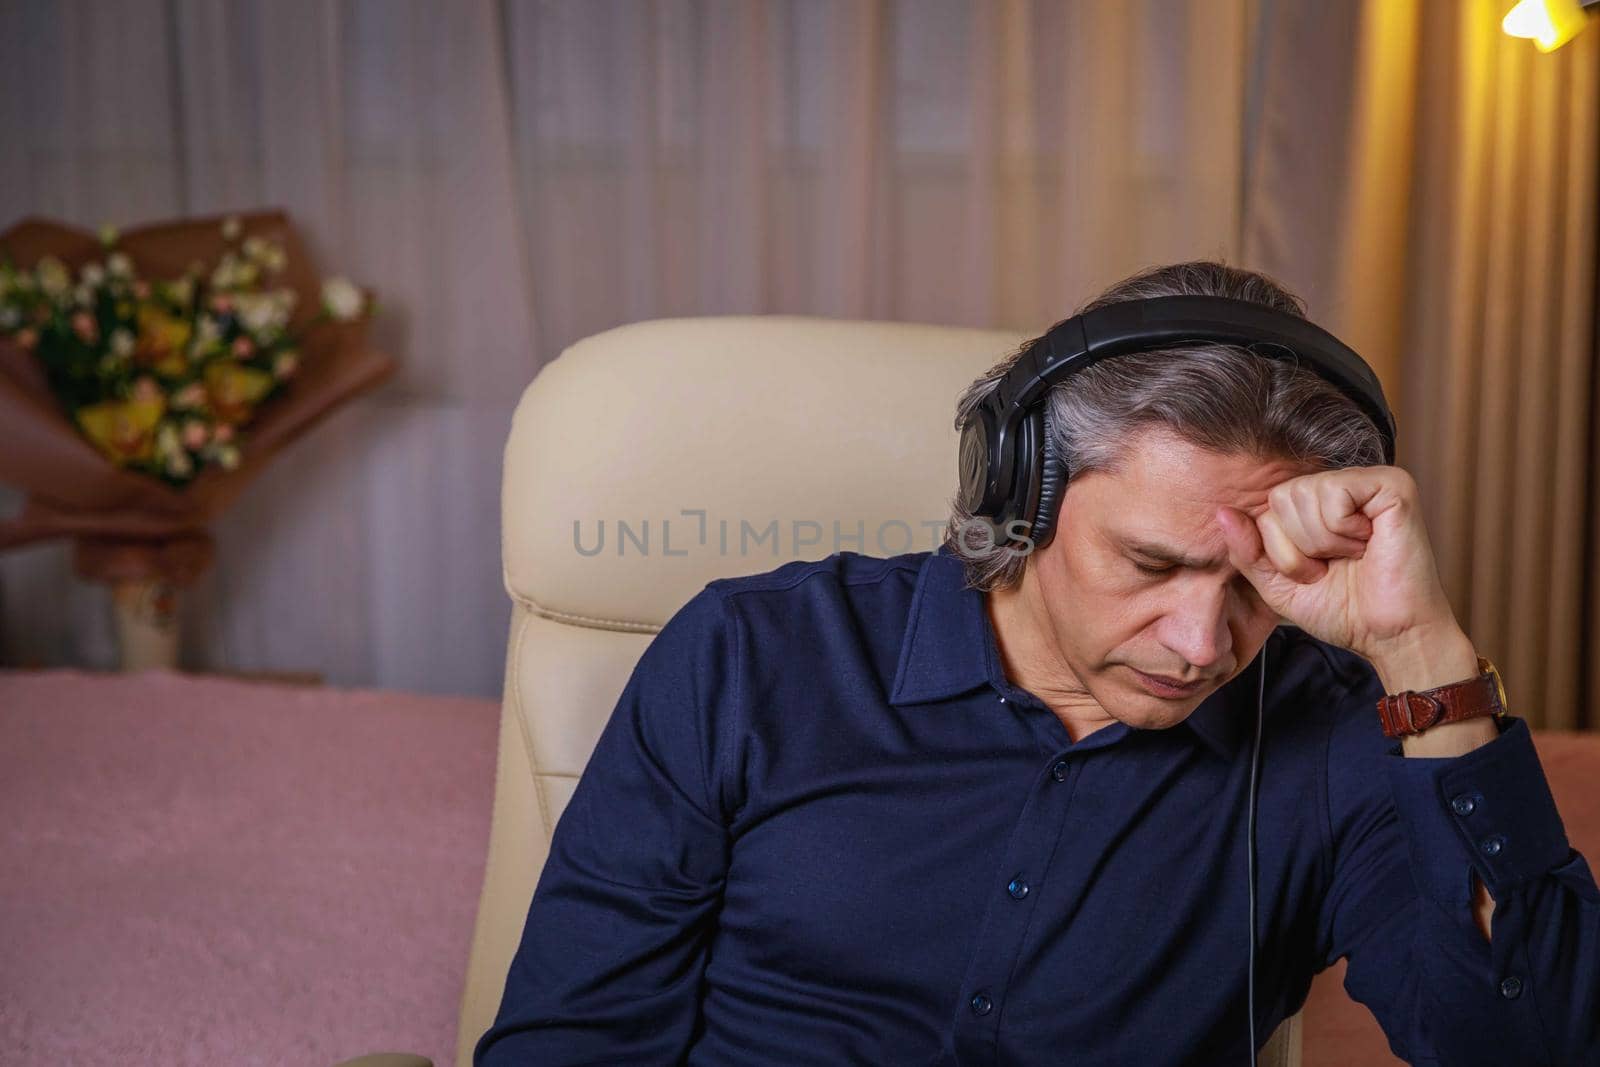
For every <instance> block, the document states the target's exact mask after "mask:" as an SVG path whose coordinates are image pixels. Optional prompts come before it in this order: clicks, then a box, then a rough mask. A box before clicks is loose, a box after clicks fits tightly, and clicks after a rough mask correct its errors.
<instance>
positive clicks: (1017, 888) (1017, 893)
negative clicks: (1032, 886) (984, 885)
mask: <svg viewBox="0 0 1600 1067" xmlns="http://www.w3.org/2000/svg"><path fill="white" fill-rule="evenodd" d="M1006 892H1007V893H1010V894H1011V898H1012V899H1013V900H1021V899H1022V898H1023V897H1025V896H1027V895H1028V883H1027V882H1024V881H1023V880H1022V876H1021V875H1018V876H1017V877H1015V878H1013V879H1011V884H1010V885H1008V886H1006Z"/></svg>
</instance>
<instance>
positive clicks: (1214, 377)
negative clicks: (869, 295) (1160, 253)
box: [945, 260, 1384, 592]
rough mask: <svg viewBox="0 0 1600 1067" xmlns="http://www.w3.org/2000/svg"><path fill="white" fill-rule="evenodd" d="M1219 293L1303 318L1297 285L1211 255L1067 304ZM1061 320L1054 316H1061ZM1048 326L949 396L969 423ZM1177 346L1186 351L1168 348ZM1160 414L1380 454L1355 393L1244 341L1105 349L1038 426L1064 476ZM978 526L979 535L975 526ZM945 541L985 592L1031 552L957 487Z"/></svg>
mask: <svg viewBox="0 0 1600 1067" xmlns="http://www.w3.org/2000/svg"><path fill="white" fill-rule="evenodd" d="M1182 295H1197V296H1221V297H1232V298H1234V299H1236V300H1250V301H1253V302H1255V303H1257V304H1263V305H1265V306H1267V307H1270V308H1275V309H1276V310H1278V311H1284V312H1288V313H1289V314H1292V315H1297V316H1299V317H1300V318H1305V315H1306V313H1305V306H1304V304H1303V302H1302V301H1301V300H1300V298H1299V297H1297V296H1295V295H1293V294H1292V293H1290V292H1289V291H1287V290H1286V289H1284V288H1283V287H1282V286H1280V285H1279V284H1277V283H1276V282H1274V281H1272V280H1271V279H1269V278H1267V277H1266V276H1264V275H1261V274H1258V273H1256V272H1254V271H1249V270H1244V269H1243V268H1239V267H1231V266H1227V265H1225V264H1223V263H1220V262H1215V261H1211V260H1195V261H1192V262H1188V263H1177V264H1173V265H1170V266H1162V267H1152V268H1150V269H1147V270H1144V271H1141V272H1140V273H1138V274H1135V275H1134V276H1132V277H1130V278H1126V279H1124V280H1123V281H1120V282H1117V283H1116V284H1115V285H1113V286H1111V287H1110V288H1109V289H1107V290H1106V291H1105V292H1103V293H1101V294H1100V295H1099V296H1097V297H1095V298H1094V299H1093V300H1091V301H1089V303H1087V304H1085V305H1083V306H1082V307H1080V308H1079V309H1078V310H1077V311H1076V312H1074V313H1073V314H1075V315H1081V314H1084V313H1085V312H1089V311H1093V310H1094V309H1096V308H1100V307H1104V306H1106V305H1107V304H1116V303H1121V302H1123V301H1127V300H1140V299H1144V298H1147V297H1156V296H1182ZM1058 325H1059V324H1058ZM1042 340H1043V335H1041V336H1040V337H1035V338H1033V339H1032V340H1029V341H1026V342H1024V343H1023V345H1022V346H1021V347H1020V348H1019V349H1018V350H1017V351H1016V352H1014V353H1012V354H1011V355H1009V356H1007V357H1006V358H1005V359H1003V360H1001V361H1000V362H999V363H997V364H995V365H994V366H993V367H991V368H990V369H989V370H988V371H987V372H985V373H984V375H983V376H982V377H980V378H978V379H977V380H976V381H975V382H973V383H972V384H971V385H970V386H968V387H967V389H966V391H965V392H963V393H962V394H961V398H960V400H959V402H958V403H957V407H956V420H955V422H956V429H957V431H960V430H961V428H962V427H963V426H965V424H966V421H967V419H968V418H970V417H971V416H972V414H973V412H974V411H975V410H976V409H977V407H978V406H979V405H980V404H981V403H982V402H983V401H984V399H985V398H986V397H988V396H989V394H990V393H991V392H992V391H993V390H994V388H995V386H996V385H997V384H998V383H999V382H1000V380H1001V379H1002V378H1003V377H1005V373H1006V371H1008V370H1010V369H1011V366H1012V364H1014V363H1015V362H1016V361H1017V360H1018V359H1021V358H1022V357H1023V356H1025V355H1027V354H1028V353H1029V352H1030V351H1031V350H1032V349H1033V347H1034V346H1035V345H1037V344H1039V343H1040V341H1042ZM1179 352H1181V353H1182V358H1181V359H1174V358H1172V357H1173V355H1174V353H1179ZM1151 426H1164V427H1166V428H1168V429H1170V430H1171V431H1172V432H1174V433H1175V434H1177V435H1178V436H1179V437H1181V438H1183V439H1184V440H1186V441H1188V442H1189V443H1190V444H1193V445H1195V446H1197V447H1200V448H1204V449H1207V450H1209V451H1214V452H1218V453H1223V454H1240V453H1242V454H1246V455H1253V456H1259V457H1262V458H1263V459H1268V458H1282V459H1287V460H1290V461H1294V462H1303V463H1309V464H1311V465H1313V466H1314V467H1316V468H1317V469H1320V470H1337V469H1339V468H1342V467H1357V466H1374V465H1377V464H1381V463H1383V462H1384V449H1383V438H1382V436H1381V435H1380V434H1379V432H1378V428H1377V426H1376V425H1374V424H1373V422H1372V420H1371V419H1370V418H1369V417H1368V416H1367V415H1366V413H1365V412H1363V411H1362V410H1361V409H1360V408H1359V407H1358V406H1357V405H1356V404H1355V402H1354V401H1352V400H1351V399H1350V398H1348V397H1347V396H1345V395H1344V394H1343V393H1341V392H1340V391H1339V390H1338V389H1337V388H1336V387H1335V386H1333V385H1331V384H1329V383H1328V382H1327V381H1325V380H1324V379H1323V378H1322V377H1321V376H1320V375H1318V374H1317V373H1316V372H1315V371H1312V370H1307V369H1305V368H1302V367H1300V366H1299V365H1298V363H1297V362H1295V361H1290V360H1283V359H1274V358H1270V357H1267V356H1261V355H1257V354H1255V353H1253V352H1251V351H1250V350H1249V349H1248V348H1244V347H1242V346H1239V345H1228V344H1216V343H1189V344H1184V345H1174V346H1171V347H1168V348H1162V349H1152V350H1150V351H1147V352H1135V353H1129V354H1127V355H1123V356H1117V357H1116V358H1114V359H1106V360H1102V361H1100V362H1099V363H1096V364H1095V365H1094V366H1092V367H1089V368H1087V369H1086V370H1083V371H1081V372H1079V373H1077V374H1075V375H1073V376H1072V378H1071V380H1070V381H1069V382H1063V383H1060V384H1058V385H1056V386H1054V387H1052V388H1051V390H1050V392H1049V394H1048V397H1047V399H1046V401H1045V411H1044V427H1045V430H1044V432H1045V433H1046V434H1047V435H1049V437H1050V441H1051V444H1052V445H1053V446H1054V448H1055V453H1056V455H1058V456H1060V457H1062V458H1063V459H1064V460H1065V461H1066V465H1067V470H1068V472H1069V474H1068V481H1069V483H1070V481H1071V479H1072V478H1076V477H1078V476H1079V475H1082V474H1088V473H1090V472H1093V471H1107V472H1110V471H1115V470H1116V469H1117V467H1118V464H1119V460H1120V458H1121V456H1122V453H1123V450H1124V449H1125V447H1126V445H1127V443H1128V441H1129V440H1130V438H1132V437H1133V436H1134V435H1135V433H1136V432H1138V431H1142V430H1144V429H1146V428H1148V427H1151ZM980 531H981V533H982V534H983V536H980V537H977V538H976V539H975V538H974V534H975V533H978V532H980ZM945 543H946V544H947V545H950V547H951V549H952V551H953V552H954V553H955V554H956V555H958V556H959V557H960V558H961V560H962V562H963V566H964V567H965V570H966V583H967V585H968V586H969V587H972V588H977V589H981V590H983V591H985V592H989V591H992V590H997V589H1007V588H1010V587H1012V586H1014V585H1016V584H1017V583H1018V582H1019V581H1021V580H1022V573H1023V569H1024V567H1025V566H1026V565H1027V559H1028V553H1027V552H1024V551H1022V550H1019V549H1018V548H1016V547H1014V546H1011V545H1008V544H1007V543H1005V542H1004V540H1003V539H1001V540H1000V541H999V543H997V542H996V539H995V538H993V537H990V536H988V526H987V524H985V523H984V522H983V520H981V519H975V517H974V516H973V515H972V514H971V513H970V512H968V511H967V510H966V509H965V508H964V507H963V506H962V503H961V497H960V494H959V493H958V494H957V495H956V497H955V499H954V500H953V501H952V504H951V515H950V520H949V523H948V525H947V526H946V529H945Z"/></svg>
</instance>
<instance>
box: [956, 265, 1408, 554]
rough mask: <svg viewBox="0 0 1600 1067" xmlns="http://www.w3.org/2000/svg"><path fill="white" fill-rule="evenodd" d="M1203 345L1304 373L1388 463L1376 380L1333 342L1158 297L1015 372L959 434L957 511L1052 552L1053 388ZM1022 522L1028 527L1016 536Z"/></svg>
mask: <svg viewBox="0 0 1600 1067" xmlns="http://www.w3.org/2000/svg"><path fill="white" fill-rule="evenodd" d="M1207 341H1209V342H1216V343H1222V344H1231V345H1239V346H1242V347H1245V348H1249V349H1250V350H1252V351H1255V352H1257V353H1258V354H1260V355H1263V356H1267V357H1269V358H1273V359H1286V360H1294V359H1297V358H1298V359H1299V360H1300V361H1302V362H1304V363H1305V364H1307V365H1309V366H1310V368H1311V369H1312V370H1313V371H1315V372H1316V373H1317V374H1318V375H1320V376H1321V377H1322V378H1323V379H1324V380H1326V381H1328V382H1329V383H1331V384H1332V385H1334V386H1337V387H1338V388H1339V390H1340V391H1342V392H1343V393H1344V394H1345V395H1346V396H1348V397H1350V399H1352V400H1354V401H1355V402H1356V404H1358V405H1359V406H1360V408H1361V410H1362V411H1364V412H1365V413H1366V414H1367V416H1368V417H1370V418H1371V419H1372V422H1373V424H1374V425H1375V426H1376V427H1377V428H1378V432H1379V433H1380V434H1381V435H1382V436H1383V444H1384V462H1385V463H1389V464H1392V463H1394V455H1395V453H1394V440H1395V425H1394V416H1393V414H1391V413H1390V411H1389V405H1388V403H1387V401H1385V400H1384V396H1383V388H1382V386H1381V385H1380V384H1379V382H1378V376H1377V375H1376V374H1374V373H1373V371H1372V368H1371V367H1369V366H1367V363H1366V361H1365V360H1363V359H1362V358H1361V357H1360V356H1358V355H1356V353H1355V352H1354V351H1352V350H1351V349H1349V348H1348V347H1346V346H1345V345H1344V343H1343V342H1341V341H1340V340H1339V339H1338V338H1337V337H1335V336H1333V334H1331V333H1329V332H1328V331H1326V330H1324V329H1322V328H1321V327H1320V326H1317V325H1316V324H1315V323H1312V322H1310V321H1308V320H1307V319H1303V318H1301V317H1299V316H1298V315H1293V314H1290V313H1289V312H1286V311H1279V310H1277V309H1276V308H1270V307H1267V306H1266V305H1264V304H1258V303H1255V302H1254V301H1250V300H1236V299H1233V298H1231V297H1218V296H1157V297H1148V298H1146V299H1142V300H1128V301H1123V302H1120V303H1116V304H1108V305H1106V306H1104V307H1100V308H1096V309H1095V310H1093V311H1090V312H1087V313H1086V314H1083V315H1075V316H1073V317H1072V318H1070V319H1067V320H1066V321H1064V322H1059V323H1057V324H1056V325H1055V326H1052V327H1051V328H1050V331H1049V332H1048V333H1046V334H1045V335H1044V336H1043V337H1042V338H1040V339H1039V341H1038V343H1036V344H1034V345H1033V346H1032V347H1031V348H1030V349H1029V350H1028V352H1027V353H1026V354H1024V355H1023V356H1022V358H1020V359H1018V360H1017V361H1016V363H1015V364H1013V365H1012V367H1011V369H1010V370H1009V371H1007V372H1006V375H1005V377H1004V378H1002V379H1001V380H1000V382H999V383H998V384H997V385H996V386H995V388H994V389H993V390H992V391H991V392H990V393H989V395H988V396H987V397H986V398H985V399H984V401H983V403H982V404H980V405H979V406H978V407H977V408H976V409H975V410H974V411H973V412H972V413H971V414H970V415H969V416H968V417H967V419H966V421H965V422H964V424H963V425H962V428H961V449H960V473H961V490H960V491H961V502H962V505H963V507H964V508H965V509H966V511H967V512H968V513H969V514H971V515H974V516H977V517H980V518H985V519H988V520H989V521H990V523H991V525H992V526H994V527H995V541H994V543H995V544H1005V543H1006V542H1007V541H1008V540H1013V539H1021V537H1022V536H1024V535H1026V536H1027V537H1029V538H1031V539H1032V541H1033V547H1034V549H1035V550H1037V549H1040V548H1043V547H1044V546H1045V545H1047V544H1049V543H1050V539H1051V537H1052V536H1054V534H1055V525H1056V513H1057V511H1058V510H1059V507H1060V503H1061V494H1062V493H1063V492H1064V490H1065V486H1066V483H1067V475H1068V471H1067V469H1066V465H1065V464H1064V463H1063V462H1062V461H1061V460H1060V459H1059V458H1058V457H1057V456H1056V454H1055V447H1054V445H1053V444H1052V442H1051V441H1050V440H1049V437H1048V435H1047V434H1046V433H1045V426H1044V400H1045V397H1046V396H1047V395H1048V393H1049V390H1050V387H1051V386H1052V385H1055V384H1056V383H1057V382H1061V381H1065V380H1066V379H1067V378H1069V377H1071V376H1072V375H1074V374H1076V373H1078V372H1079V371H1081V370H1083V369H1085V368H1086V367H1092V366H1094V364H1096V363H1098V362H1100V361H1101V360H1102V359H1107V358H1109V357H1111V356H1120V355H1125V354H1127V353H1130V352H1143V351H1148V350H1151V349H1159V348H1167V347H1172V346H1177V345H1184V344H1189V343H1193V342H1207ZM1018 520H1021V522H1022V523H1024V524H1025V525H1023V526H1022V527H1021V530H1020V532H1018V530H1017V529H1016V527H1015V526H1014V524H1015V523H1017V521H1018Z"/></svg>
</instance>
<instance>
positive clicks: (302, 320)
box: [0, 211, 395, 585]
mask: <svg viewBox="0 0 1600 1067" xmlns="http://www.w3.org/2000/svg"><path fill="white" fill-rule="evenodd" d="M236 217H237V218H238V219H239V221H240V224H241V238H242V237H243V236H249V235H252V234H259V235H261V236H263V237H266V238H269V239H271V240H274V241H277V242H279V243H280V244H281V245H282V246H283V249H284V251H285V252H286V253H287V258H288V264H287V266H286V267H285V269H284V271H283V273H282V275H280V276H279V277H278V278H276V279H275V282H277V283H278V284H281V285H284V286H287V287H290V288H292V289H294V290H295V291H296V293H297V295H298V300H297V302H296V304H295V309H294V314H293V316H292V318H291V320H290V321H291V328H292V329H294V330H296V331H301V330H305V329H306V328H307V324H308V323H310V321H311V320H312V319H313V318H314V317H315V316H316V312H317V308H318V307H319V306H320V304H321V280H320V279H319V278H318V276H317V274H316V271H315V269H314V268H313V266H312V264H311V263H310V261H309V260H308V259H307V257H306V254H305V249H304V247H303V246H302V245H301V243H300V240H299V237H298V235H297V234H296V233H295V231H294V227H293V225H292V224H291V223H290V221H289V219H288V217H287V216H286V215H285V214H284V213H282V212H281V211H264V212H259V213H256V214H241V215H238V216H236ZM222 222H223V218H222V216H217V217H213V218H197V219H184V220H181V221H174V222H164V223H156V224H153V225H149V226H142V227H139V228H138V229H134V230H129V231H126V232H124V233H123V234H122V235H121V236H120V237H119V238H118V241H117V248H118V250H119V251H122V252H123V253H125V254H126V255H127V256H128V257H129V258H130V259H132V260H133V262H134V264H135V267H136V269H137V271H138V272H139V274H140V275H141V276H143V277H146V278H168V277H172V278H175V277H177V276H179V275H180V274H182V273H183V272H184V270H185V268H187V267H188V265H189V264H190V263H191V262H192V261H194V260H197V259H198V260H201V261H202V262H204V263H205V264H207V265H208V266H209V265H210V264H212V263H215V262H216V260H217V258H218V257H220V256H221V254H222V252H223V249H224V247H225V244H226V242H225V241H224V239H223V236H222ZM104 254H105V249H104V247H103V246H102V245H101V244H100V241H99V239H98V238H97V237H95V235H93V234H91V233H89V232H88V231H85V230H80V229H78V228H76V227H72V226H66V225H62V224H60V223H55V222H50V221H46V220H42V219H27V220H24V221H23V222H20V223H18V224H17V225H15V226H13V227H11V228H10V229H9V230H7V231H5V233H3V234H0V255H4V256H7V257H9V258H10V259H11V260H12V262H14V263H16V264H17V265H18V266H22V267H31V266H33V265H34V264H35V263H36V262H38V260H39V259H40V258H42V257H43V256H46V255H53V256H55V257H56V258H58V259H60V260H61V261H62V262H64V263H66V264H67V266H68V267H70V268H72V270H73V271H74V272H76V270H77V269H78V268H79V267H80V266H82V265H83V264H84V263H86V262H89V261H90V260H93V259H96V258H100V257H102V256H103V255H104ZM299 348H300V352H301V355H302V358H301V362H300V367H299V372H298V374H297V375H296V376H295V378H294V379H293V380H292V381H291V382H289V383H288V386H287V387H286V388H285V389H284V391H283V392H282V393H281V394H279V395H278V396H275V397H274V398H272V399H271V400H270V401H268V402H267V403H265V404H263V405H262V406H261V408H260V409H259V410H258V411H257V413H256V415H255V418H254V419H252V420H251V422H250V423H249V424H248V425H247V426H245V427H244V428H243V431H242V432H243V440H242V441H241V444H240V461H239V465H238V466H237V467H235V468H234V469H233V470H231V471H230V470H224V469H223V468H222V467H220V466H216V465H207V466H206V467H205V468H204V469H203V470H201V471H200V473H199V474H197V475H196V476H195V478H194V480H193V481H191V482H189V483H188V484H187V485H185V486H184V487H183V488H182V489H175V488H173V487H171V486H168V485H166V484H165V483H163V482H161V481H159V480H157V479H154V478H151V477H148V476H146V475H143V474H140V473H137V472H135V471H130V470H124V469H122V468H119V467H117V466H116V465H115V464H113V463H112V462H111V461H110V460H108V459H106V458H105V457H104V456H103V455H101V453H100V452H99V451H98V450H97V449H96V448H95V447H94V446H93V445H92V444H90V443H89V441H88V440H86V439H85V438H84V437H83V436H82V434H81V433H79V431H78V429H77V427H76V426H74V425H73V423H72V422H71V420H70V419H69V418H68V417H67V414H66V412H65V411H64V410H63V409H62V408H61V406H60V404H59V403H58V402H57V401H56V398H55V396H54V395H53V394H52V393H51V392H50V389H49V387H48V386H47V385H46V383H45V379H44V375H43V372H42V371H41V369H40V368H39V366H38V363H37V362H36V361H35V359H34V357H33V356H32V355H31V354H30V353H28V352H25V351H23V350H21V349H20V348H19V347H18V346H16V345H14V344H11V343H9V342H8V341H6V340H4V339H0V483H3V484H5V485H9V486H13V487H15V488H17V489H20V490H21V491H22V492H23V493H25V494H26V503H25V505H24V507H23V509H22V512H21V513H20V514H19V515H17V516H15V517H14V518H11V519H0V551H3V550H5V549H7V548H14V547H17V546H19V545H25V544H30V543H32V542H36V541H41V540H45V539H48V538H53V537H70V538H72V539H73V540H74V542H75V545H74V553H73V566H74V569H75V570H76V571H77V573H78V574H79V575H80V576H82V577H84V578H86V579H88V580H90V581H97V582H107V583H111V582H122V581H133V580H150V579H159V580H164V581H167V582H171V583H172V584H174V585H184V584H188V583H189V582H192V581H193V580H194V579H195V578H196V577H198V576H199V575H200V574H201V573H202V572H203V571H204V570H205V568H206V567H207V566H209V564H210V562H211V559H212V556H213V545H212V542H211V536H210V534H209V532H208V528H209V525H210V523H211V521H212V520H213V519H215V518H216V517H217V516H219V515H220V514H222V512H223V510H224V509H225V508H226V507H227V506H228V505H229V504H230V503H232V502H233V500H234V498H236V497H237V496H238V495H239V493H241V492H242V491H243V490H244V487H245V486H247V485H249V484H250V482H251V481H252V480H254V479H255V477H256V476H257V475H258V474H260V473H261V471H262V470H263V469H265V467H266V465H267V463H268V462H270V461H271V459H272V457H273V456H274V455H276V454H277V453H278V452H279V451H280V450H281V449H282V448H283V447H284V446H285V445H287V444H288V443H289V442H291V441H293V440H294V439H295V438H296V437H298V436H299V435H300V434H303V433H305V432H306V431H307V430H309V429H311V427H313V426H314V425H316V424H317V423H318V422H319V421H320V420H322V419H324V418H326V417H327V416H328V415H329V414H331V413H332V412H333V410H334V409H335V408H337V407H339V405H341V404H343V403H345V402H347V401H349V400H352V399H354V398H355V397H357V396H359V395H361V394H362V393H364V392H366V391H367V390H369V389H372V388H374V387H375V386H377V385H378V384H380V383H381V382H382V381H383V380H384V379H386V378H387V377H389V375H390V374H392V373H393V372H394V370H395V362H394V360H393V359H391V358H390V357H389V356H386V355H384V354H382V353H380V352H377V351H374V350H373V349H372V348H370V347H369V346H368V345H367V342H366V322H365V320H364V319H359V320H357V321H355V322H349V323H339V322H328V321H324V322H319V323H317V324H316V325H314V326H312V327H310V329H309V332H306V333H305V334H304V335H303V337H302V340H301V342H300V344H299Z"/></svg>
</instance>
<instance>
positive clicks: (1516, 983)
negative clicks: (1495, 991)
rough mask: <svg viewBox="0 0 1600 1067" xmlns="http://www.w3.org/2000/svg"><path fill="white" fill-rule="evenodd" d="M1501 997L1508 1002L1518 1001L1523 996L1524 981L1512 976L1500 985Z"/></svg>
mask: <svg viewBox="0 0 1600 1067" xmlns="http://www.w3.org/2000/svg"><path fill="white" fill-rule="evenodd" d="M1500 995H1501V996H1502V997H1505V998H1506V999H1507V1000H1516V999H1517V998H1518V997H1520V996H1521V995H1522V979H1520V978H1518V977H1517V976H1516V975H1512V976H1511V977H1510V978H1507V979H1506V980H1505V981H1503V982H1501V983H1500Z"/></svg>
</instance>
